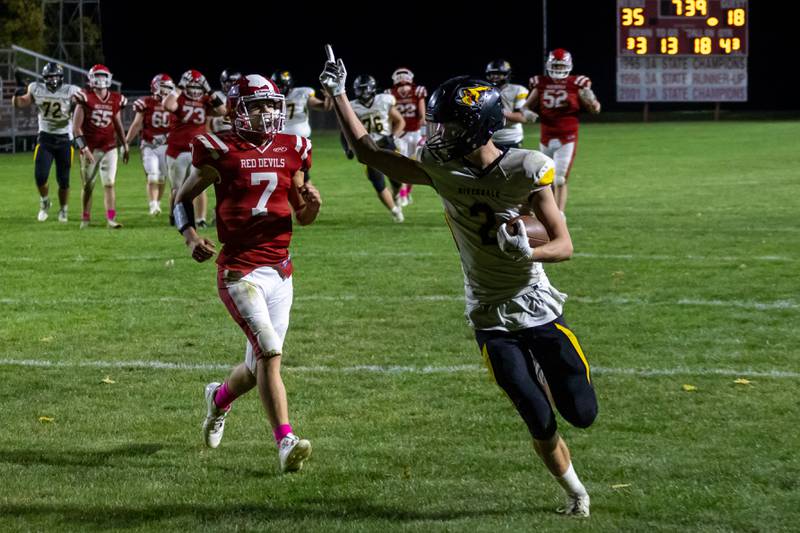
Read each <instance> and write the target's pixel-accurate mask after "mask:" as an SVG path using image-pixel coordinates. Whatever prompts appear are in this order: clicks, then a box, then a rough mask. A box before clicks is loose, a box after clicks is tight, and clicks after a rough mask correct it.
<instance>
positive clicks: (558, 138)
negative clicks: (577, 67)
mask: <svg viewBox="0 0 800 533" xmlns="http://www.w3.org/2000/svg"><path fill="white" fill-rule="evenodd" d="M545 69H546V70H547V76H534V77H532V78H531V80H530V96H528V100H527V101H526V102H525V106H524V109H526V110H529V111H535V112H537V113H539V116H540V117H541V123H542V131H541V140H540V144H539V150H540V151H542V152H544V153H545V154H547V155H548V156H550V157H552V158H553V160H554V161H555V163H556V178H555V184H554V187H555V191H554V192H555V197H556V203H557V204H558V208H559V209H560V210H561V213H562V214H563V213H564V210H565V209H566V207H567V180H568V179H569V171H570V169H571V168H572V162H573V161H574V160H575V152H576V150H577V144H578V113H579V112H580V110H581V107H584V108H585V109H587V110H588V111H589V112H590V113H593V114H596V113H599V112H600V102H598V101H597V97H596V96H595V95H594V92H592V81H591V80H590V79H589V78H588V77H586V76H575V75H572V74H570V72H571V71H572V54H570V53H569V52H567V51H566V50H564V49H563V48H556V49H555V50H553V51H552V52H550V54H549V55H548V57H547V63H546V64H545Z"/></svg>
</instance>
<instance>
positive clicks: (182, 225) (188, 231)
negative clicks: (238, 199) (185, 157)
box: [172, 165, 219, 263]
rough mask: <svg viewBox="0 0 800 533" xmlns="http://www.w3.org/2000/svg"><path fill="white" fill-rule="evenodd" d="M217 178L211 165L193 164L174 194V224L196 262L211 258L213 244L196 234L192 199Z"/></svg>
mask: <svg viewBox="0 0 800 533" xmlns="http://www.w3.org/2000/svg"><path fill="white" fill-rule="evenodd" d="M217 179H219V174H218V173H217V171H216V169H214V168H213V167H211V166H208V165H203V166H202V167H200V168H197V167H194V166H193V167H192V171H191V173H190V174H189V177H188V178H186V181H184V182H183V185H182V186H181V188H180V189H179V190H178V192H177V194H176V195H175V208H174V209H173V211H172V213H173V215H174V216H175V226H176V227H177V228H178V231H179V232H180V234H181V235H183V238H184V239H185V240H186V246H187V247H189V249H190V250H191V253H192V259H194V260H195V261H197V262H198V263H202V262H203V261H206V260H208V259H211V258H212V257H213V256H214V248H215V246H214V243H213V242H211V241H210V240H208V239H206V238H205V237H201V236H200V235H198V234H197V229H196V227H195V220H194V206H193V205H192V200H194V199H195V198H196V197H198V196H200V193H202V192H203V191H204V190H206V189H207V188H208V187H209V186H210V185H211V184H212V183H214V182H216V181H217Z"/></svg>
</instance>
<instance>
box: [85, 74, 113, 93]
mask: <svg viewBox="0 0 800 533" xmlns="http://www.w3.org/2000/svg"><path fill="white" fill-rule="evenodd" d="M89 86H90V87H92V88H94V89H108V88H109V87H111V74H110V73H108V72H104V71H102V70H101V71H99V72H93V73H90V74H89Z"/></svg>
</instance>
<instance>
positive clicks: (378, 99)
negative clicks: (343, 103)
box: [350, 93, 396, 141]
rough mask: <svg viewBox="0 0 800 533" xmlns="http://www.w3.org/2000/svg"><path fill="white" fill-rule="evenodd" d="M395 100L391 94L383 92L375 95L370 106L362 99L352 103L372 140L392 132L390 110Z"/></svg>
mask: <svg viewBox="0 0 800 533" xmlns="http://www.w3.org/2000/svg"><path fill="white" fill-rule="evenodd" d="M395 102H396V100H395V99H394V96H392V95H391V94H386V93H381V94H376V95H375V97H374V98H373V99H372V105H370V106H367V105H364V104H363V103H362V102H361V101H360V100H353V101H352V102H350V105H351V106H352V108H353V111H354V112H355V114H356V116H357V117H358V120H360V121H361V123H362V124H364V127H365V128H366V129H367V133H369V136H370V137H372V140H374V141H378V140H380V138H381V137H385V136H386V135H391V134H392V123H391V121H390V120H389V111H390V110H391V109H392V106H393V105H395Z"/></svg>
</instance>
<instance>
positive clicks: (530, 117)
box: [522, 109, 539, 124]
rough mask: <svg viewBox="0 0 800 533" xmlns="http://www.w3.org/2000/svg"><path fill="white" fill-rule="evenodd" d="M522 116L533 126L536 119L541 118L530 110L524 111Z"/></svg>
mask: <svg viewBox="0 0 800 533" xmlns="http://www.w3.org/2000/svg"><path fill="white" fill-rule="evenodd" d="M522 115H523V116H524V117H525V120H527V121H528V123H529V124H533V123H534V122H536V119H537V118H539V115H537V114H536V113H534V112H533V111H531V110H530V109H523V110H522Z"/></svg>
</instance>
